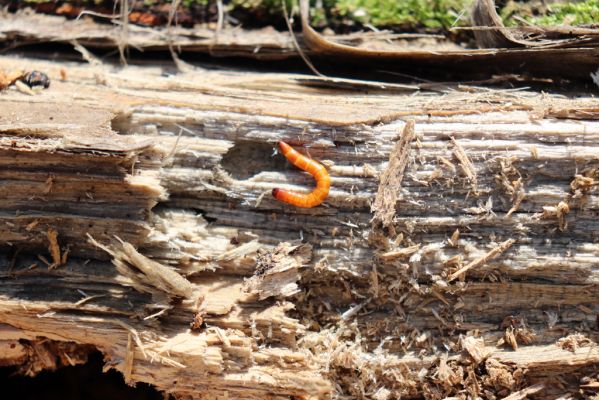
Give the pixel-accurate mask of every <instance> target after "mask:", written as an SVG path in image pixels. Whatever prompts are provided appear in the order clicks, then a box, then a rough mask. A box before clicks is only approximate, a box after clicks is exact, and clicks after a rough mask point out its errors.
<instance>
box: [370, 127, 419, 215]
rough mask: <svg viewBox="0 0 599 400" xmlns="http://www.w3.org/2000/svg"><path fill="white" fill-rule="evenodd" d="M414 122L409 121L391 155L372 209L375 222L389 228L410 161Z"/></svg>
mask: <svg viewBox="0 0 599 400" xmlns="http://www.w3.org/2000/svg"><path fill="white" fill-rule="evenodd" d="M414 124H415V122H414V120H409V121H407V122H406V125H405V126H404V128H403V131H402V133H401V135H400V137H399V140H398V141H397V143H396V144H395V146H394V147H393V150H391V154H390V155H389V165H388V166H387V168H386V169H385V170H384V171H383V173H382V175H381V179H380V183H379V188H378V191H377V194H376V197H375V199H374V203H373V204H372V207H371V212H373V213H374V218H373V220H374V221H378V222H381V223H382V224H383V226H389V225H390V224H391V222H392V221H393V217H394V216H395V204H396V203H397V200H398V198H399V193H400V189H401V181H402V179H403V176H404V171H405V169H406V166H407V165H408V161H409V159H410V148H411V143H412V140H413V139H414Z"/></svg>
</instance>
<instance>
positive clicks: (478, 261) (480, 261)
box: [447, 239, 516, 282]
mask: <svg viewBox="0 0 599 400" xmlns="http://www.w3.org/2000/svg"><path fill="white" fill-rule="evenodd" d="M515 242H516V241H515V240H514V239H508V240H506V241H505V242H502V243H500V244H499V245H498V246H497V247H495V248H493V249H492V250H491V251H489V252H488V253H486V254H485V255H483V256H481V257H479V258H477V259H476V260H473V261H471V262H469V263H468V264H466V265H465V266H463V267H462V268H460V269H459V270H457V271H456V272H454V273H453V274H451V275H450V276H449V278H448V279H447V282H451V281H454V280H455V279H457V278H458V277H459V276H460V275H462V274H463V273H465V272H466V271H469V270H471V269H472V268H476V267H480V266H481V265H484V264H486V263H487V262H488V261H490V260H492V259H494V258H495V257H497V256H498V255H500V254H501V253H503V252H504V251H506V250H507V249H509V248H510V247H511V246H512V245H513V244H514V243H515Z"/></svg>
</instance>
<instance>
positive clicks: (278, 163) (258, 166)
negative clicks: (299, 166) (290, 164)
mask: <svg viewBox="0 0 599 400" xmlns="http://www.w3.org/2000/svg"><path fill="white" fill-rule="evenodd" d="M274 145H275V144H270V143H261V142H251V141H238V142H234V144H233V147H231V148H230V149H229V151H227V153H225V154H224V155H223V158H222V160H221V163H220V165H221V166H222V167H223V169H224V170H225V171H226V172H228V173H229V175H231V177H232V178H233V179H236V180H245V179H248V178H251V177H253V176H255V175H257V174H259V173H260V172H263V171H268V170H275V171H276V170H283V169H285V164H284V162H283V161H282V160H281V157H274Z"/></svg>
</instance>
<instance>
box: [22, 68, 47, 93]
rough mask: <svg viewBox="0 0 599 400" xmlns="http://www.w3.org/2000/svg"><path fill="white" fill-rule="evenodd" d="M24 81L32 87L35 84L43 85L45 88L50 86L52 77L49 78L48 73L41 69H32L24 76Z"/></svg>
mask: <svg viewBox="0 0 599 400" xmlns="http://www.w3.org/2000/svg"><path fill="white" fill-rule="evenodd" d="M23 82H25V83H26V84H27V86H29V87H30V88H33V87H35V86H43V88H44V89H48V88H49V87H50V78H48V75H46V74H44V73H43V72H40V71H31V72H28V73H26V74H25V76H24V77H23Z"/></svg>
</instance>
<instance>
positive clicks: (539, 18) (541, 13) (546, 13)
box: [501, 0, 599, 26]
mask: <svg viewBox="0 0 599 400" xmlns="http://www.w3.org/2000/svg"><path fill="white" fill-rule="evenodd" d="M514 15H518V16H520V17H521V18H522V19H524V20H526V21H528V22H530V23H532V24H534V25H541V26H555V25H573V26H575V25H585V24H593V23H597V22H599V0H584V1H579V2H564V3H553V4H549V5H547V6H544V5H543V6H542V7H535V6H532V7H531V6H528V5H527V4H526V3H517V2H514V1H510V2H508V3H507V4H506V6H505V7H504V8H503V9H502V10H501V17H502V18H503V21H504V23H505V25H506V26H515V25H519V24H520V23H519V22H518V21H516V20H515V19H514V18H512V17H513V16H514Z"/></svg>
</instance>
